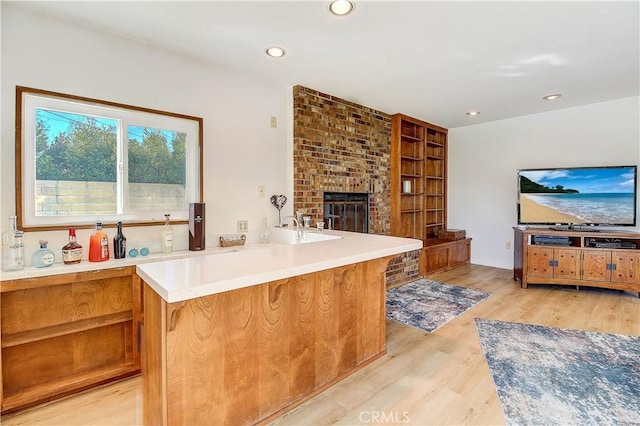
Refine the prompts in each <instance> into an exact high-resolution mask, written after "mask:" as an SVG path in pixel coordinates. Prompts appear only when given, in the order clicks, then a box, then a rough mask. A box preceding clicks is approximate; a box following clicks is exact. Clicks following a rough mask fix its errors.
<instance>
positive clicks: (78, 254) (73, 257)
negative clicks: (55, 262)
mask: <svg viewBox="0 0 640 426" xmlns="http://www.w3.org/2000/svg"><path fill="white" fill-rule="evenodd" d="M81 260H82V246H81V245H80V244H78V242H77V241H76V228H69V242H68V243H67V244H66V245H65V246H64V247H62V261H63V262H64V264H65V265H72V264H74V263H80V261H81Z"/></svg>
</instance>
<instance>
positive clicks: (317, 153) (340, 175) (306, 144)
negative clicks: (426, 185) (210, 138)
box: [293, 86, 418, 285]
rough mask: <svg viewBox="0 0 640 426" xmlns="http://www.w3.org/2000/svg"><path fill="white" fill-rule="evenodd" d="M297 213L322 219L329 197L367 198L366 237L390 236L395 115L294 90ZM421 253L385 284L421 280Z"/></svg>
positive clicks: (393, 267)
mask: <svg viewBox="0 0 640 426" xmlns="http://www.w3.org/2000/svg"><path fill="white" fill-rule="evenodd" d="M293 168H294V200H293V209H294V211H300V210H305V211H306V213H307V214H308V215H310V216H311V220H312V222H313V223H315V222H317V221H322V220H323V219H324V194H325V193H347V194H349V193H358V194H366V195H367V196H368V226H367V228H368V232H369V233H372V234H381V235H389V233H390V223H389V219H390V217H391V192H390V186H389V185H390V183H391V116H390V115H389V114H387V113H384V112H381V111H377V110H374V109H372V108H368V107H365V106H362V105H358V104H356V103H354V102H350V101H347V100H345V99H341V98H338V97H335V96H332V95H328V94H325V93H322V92H318V91H317V90H313V89H309V88H306V87H302V86H295V87H294V88H293ZM417 275H418V251H416V252H412V253H407V254H406V255H405V256H401V257H399V258H396V259H394V260H392V262H391V264H390V265H389V269H388V270H387V284H388V285H391V284H393V283H395V282H403V281H408V280H410V279H414V278H417Z"/></svg>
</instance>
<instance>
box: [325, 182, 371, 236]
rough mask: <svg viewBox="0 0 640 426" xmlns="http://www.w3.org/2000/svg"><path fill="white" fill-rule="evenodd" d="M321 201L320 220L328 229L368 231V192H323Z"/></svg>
mask: <svg viewBox="0 0 640 426" xmlns="http://www.w3.org/2000/svg"><path fill="white" fill-rule="evenodd" d="M323 203H324V204H323V214H322V216H323V218H322V220H324V222H325V226H326V227H328V228H329V229H336V230H339V231H352V232H362V233H365V234H367V233H369V194H365V193H356V192H325V193H324V196H323Z"/></svg>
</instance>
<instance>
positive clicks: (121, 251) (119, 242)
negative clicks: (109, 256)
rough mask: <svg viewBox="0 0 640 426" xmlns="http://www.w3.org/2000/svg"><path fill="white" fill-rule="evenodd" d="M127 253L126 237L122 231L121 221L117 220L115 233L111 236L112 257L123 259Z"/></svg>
mask: <svg viewBox="0 0 640 426" xmlns="http://www.w3.org/2000/svg"><path fill="white" fill-rule="evenodd" d="M126 255H127V238H126V237H125V236H124V234H123V233H122V222H118V229H117V231H116V235H115V236H114V237H113V258H114V259H124V258H125V256H126Z"/></svg>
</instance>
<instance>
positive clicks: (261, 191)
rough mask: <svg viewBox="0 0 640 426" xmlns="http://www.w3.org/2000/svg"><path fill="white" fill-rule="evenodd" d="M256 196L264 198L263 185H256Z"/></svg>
mask: <svg viewBox="0 0 640 426" xmlns="http://www.w3.org/2000/svg"><path fill="white" fill-rule="evenodd" d="M258 196H259V197H264V185H258Z"/></svg>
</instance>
